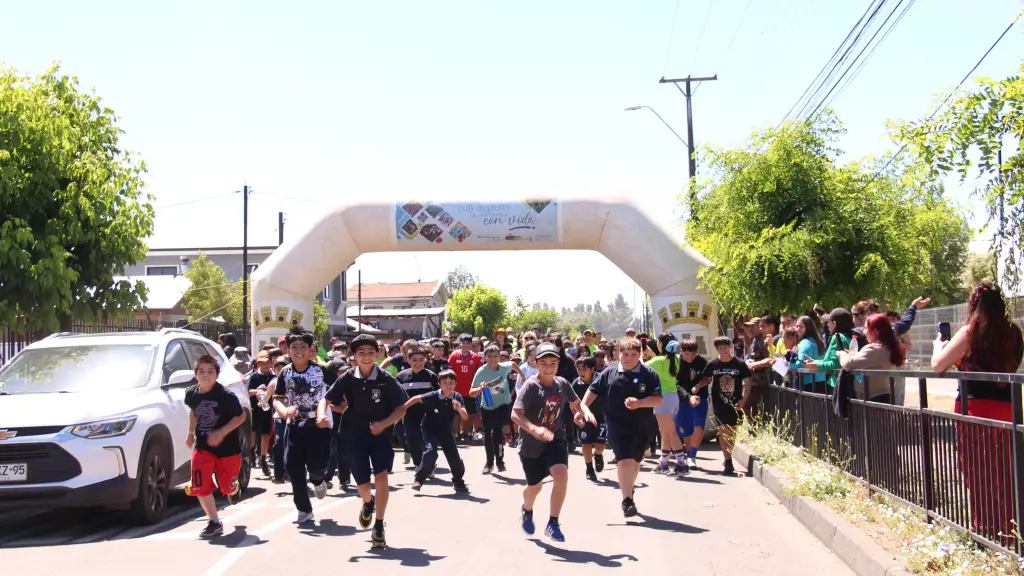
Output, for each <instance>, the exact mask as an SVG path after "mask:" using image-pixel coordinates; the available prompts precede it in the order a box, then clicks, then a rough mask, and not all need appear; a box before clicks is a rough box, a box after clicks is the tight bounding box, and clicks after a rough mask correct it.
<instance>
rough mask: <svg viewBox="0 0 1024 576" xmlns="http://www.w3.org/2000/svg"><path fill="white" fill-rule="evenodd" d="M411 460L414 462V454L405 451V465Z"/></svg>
mask: <svg viewBox="0 0 1024 576" xmlns="http://www.w3.org/2000/svg"><path fill="white" fill-rule="evenodd" d="M410 462H412V454H409V453H408V452H406V453H405V465H406V466H408V465H409V463H410Z"/></svg>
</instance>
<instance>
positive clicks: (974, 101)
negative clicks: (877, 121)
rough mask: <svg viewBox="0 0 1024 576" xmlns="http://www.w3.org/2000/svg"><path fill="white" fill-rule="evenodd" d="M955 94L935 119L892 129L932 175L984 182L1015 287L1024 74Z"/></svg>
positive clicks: (1021, 219)
mask: <svg viewBox="0 0 1024 576" xmlns="http://www.w3.org/2000/svg"><path fill="white" fill-rule="evenodd" d="M1020 72H1024V63H1022V64H1021V68H1020ZM954 96H955V97H954V98H953V99H952V101H951V102H950V104H949V105H948V106H946V107H945V108H944V109H943V111H942V113H941V114H937V115H935V116H933V117H932V118H931V119H930V120H929V119H925V120H919V121H913V122H894V123H893V128H894V129H895V132H896V137H897V139H898V140H900V141H902V142H903V143H904V144H906V145H907V147H908V148H909V149H910V150H911V151H912V152H914V153H915V154H916V155H917V156H918V157H919V158H920V159H921V160H923V162H924V164H925V166H926V167H927V169H928V170H929V173H930V175H931V176H932V177H938V176H941V175H945V174H948V173H955V174H957V175H959V176H960V181H961V182H965V181H966V180H967V179H968V178H972V179H974V180H976V181H979V182H981V183H982V184H981V185H980V186H979V187H978V188H977V190H976V194H977V195H978V196H979V197H980V198H981V200H982V201H983V202H984V204H985V207H986V208H987V209H988V212H989V224H994V226H992V228H993V232H994V236H993V250H994V251H995V253H996V254H1000V255H1001V257H1002V258H1003V259H1004V262H1005V266H1004V268H1003V278H1001V280H1002V282H1003V284H1005V285H1006V286H1007V287H1008V288H1010V289H1011V290H1012V291H1016V290H1017V289H1018V288H1019V287H1020V285H1021V279H1022V277H1024V276H1022V275H1024V262H1022V261H1021V259H1020V247H1021V246H1024V150H1022V149H1021V147H1020V146H1019V142H1020V137H1021V134H1024V77H1022V76H1021V74H1020V73H1018V74H1017V75H1015V76H1011V77H1009V78H1006V79H1004V80H992V79H989V78H982V79H980V80H978V81H977V86H976V88H975V89H974V90H973V91H963V92H960V93H958V94H955V95H954ZM1000 153H1002V163H1001V164H1000V162H999V156H1000Z"/></svg>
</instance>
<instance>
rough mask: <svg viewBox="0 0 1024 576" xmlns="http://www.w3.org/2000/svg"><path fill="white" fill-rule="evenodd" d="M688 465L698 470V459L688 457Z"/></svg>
mask: <svg viewBox="0 0 1024 576" xmlns="http://www.w3.org/2000/svg"><path fill="white" fill-rule="evenodd" d="M686 465H687V466H689V467H690V469H691V470H696V469H697V459H696V458H694V457H693V456H690V457H689V458H687V459H686Z"/></svg>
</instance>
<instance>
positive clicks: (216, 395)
mask: <svg viewBox="0 0 1024 576" xmlns="http://www.w3.org/2000/svg"><path fill="white" fill-rule="evenodd" d="M195 371H196V380H197V381H198V384H196V385H195V386H192V387H191V388H189V389H188V391H186V392H185V405H186V406H188V407H189V409H190V411H189V422H188V436H187V437H186V438H185V445H186V446H188V447H189V448H193V447H194V448H195V450H194V451H193V452H192V481H191V482H190V483H189V484H188V485H187V486H186V487H185V492H186V493H188V494H189V495H190V496H195V497H197V498H198V499H199V505H200V506H202V507H203V512H205V513H206V517H207V518H209V519H210V522H209V523H208V524H207V525H206V528H204V529H203V531H202V532H200V533H199V537H200V538H213V537H214V536H220V535H221V534H223V533H224V525H223V524H221V521H220V518H219V517H218V516H217V502H216V501H214V499H213V477H214V475H216V476H217V486H219V487H220V491H221V493H222V494H224V495H225V496H227V497H228V502H230V503H232V504H233V503H234V499H235V495H236V494H238V468H239V466H241V464H242V447H241V445H240V444H239V442H238V434H237V433H236V432H235V428H238V427H239V426H241V425H242V423H243V422H245V419H246V415H245V411H244V410H242V405H241V403H239V402H238V398H236V397H235V395H234V394H232V393H231V392H228V390H227V389H226V388H224V386H223V385H221V384H220V382H217V375H218V374H220V365H219V364H218V363H217V360H216V359H215V358H214V357H213V356H210V355H208V354H204V355H202V356H200V357H199V359H197V360H196V365H195Z"/></svg>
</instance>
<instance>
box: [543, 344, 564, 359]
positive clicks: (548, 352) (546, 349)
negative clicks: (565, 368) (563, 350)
mask: <svg viewBox="0 0 1024 576" xmlns="http://www.w3.org/2000/svg"><path fill="white" fill-rule="evenodd" d="M545 356H555V357H560V356H561V354H559V353H558V347H557V346H555V345H554V344H552V343H550V342H545V343H543V344H541V345H540V346H537V359H538V360H540V359H541V358H543V357H545Z"/></svg>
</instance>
